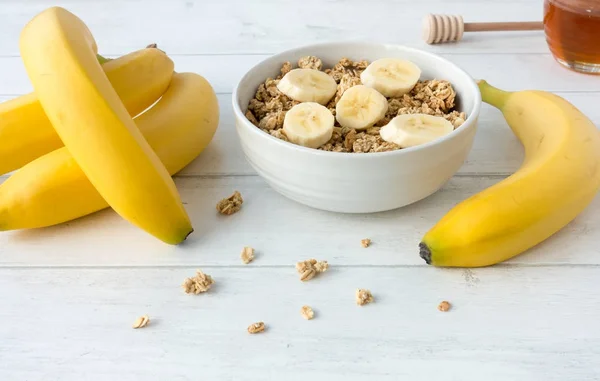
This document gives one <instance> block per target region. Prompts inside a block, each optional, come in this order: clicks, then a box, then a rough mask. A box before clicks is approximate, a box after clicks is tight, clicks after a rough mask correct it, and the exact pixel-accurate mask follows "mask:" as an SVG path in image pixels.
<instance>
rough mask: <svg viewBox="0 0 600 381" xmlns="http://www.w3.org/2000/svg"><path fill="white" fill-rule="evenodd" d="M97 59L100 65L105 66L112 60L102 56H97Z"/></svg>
mask: <svg viewBox="0 0 600 381" xmlns="http://www.w3.org/2000/svg"><path fill="white" fill-rule="evenodd" d="M96 57H97V58H98V62H100V65H104V64H105V63H107V62H108V61H110V60H111V59H110V58H105V57H102V56H101V55H100V54H96Z"/></svg>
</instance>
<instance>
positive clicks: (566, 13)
mask: <svg viewBox="0 0 600 381" xmlns="http://www.w3.org/2000/svg"><path fill="white" fill-rule="evenodd" d="M544 31H545V34H546V41H547V43H548V47H549V48H550V51H551V52H552V55H553V56H554V58H555V59H556V60H557V61H558V62H559V63H561V64H562V65H563V66H566V67H568V68H569V69H572V70H575V71H578V72H582V73H595V74H600V0H544Z"/></svg>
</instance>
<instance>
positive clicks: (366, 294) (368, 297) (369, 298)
mask: <svg viewBox="0 0 600 381" xmlns="http://www.w3.org/2000/svg"><path fill="white" fill-rule="evenodd" d="M371 302H373V295H372V294H371V291H369V290H365V289H362V288H359V289H358V290H356V304H358V305H359V306H363V305H365V304H367V303H371Z"/></svg>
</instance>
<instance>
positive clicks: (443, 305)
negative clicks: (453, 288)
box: [438, 300, 450, 312]
mask: <svg viewBox="0 0 600 381" xmlns="http://www.w3.org/2000/svg"><path fill="white" fill-rule="evenodd" d="M449 309H450V303H449V302H447V301H445V300H444V301H443V302H441V303H440V304H439V306H438V310H440V311H442V312H446V311H448V310H449Z"/></svg>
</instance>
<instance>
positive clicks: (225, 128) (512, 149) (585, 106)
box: [0, 93, 600, 176]
mask: <svg viewBox="0 0 600 381" xmlns="http://www.w3.org/2000/svg"><path fill="white" fill-rule="evenodd" d="M559 95H561V96H563V97H565V98H566V99H567V100H569V101H570V102H572V103H573V104H574V105H575V106H576V107H578V108H580V109H581V110H582V111H583V112H584V113H585V114H586V115H588V116H589V117H590V118H591V119H592V120H593V121H594V122H595V123H596V125H597V126H600V109H598V107H597V106H596V105H597V104H598V102H599V101H600V93H559ZM218 97H219V103H220V106H221V110H220V113H221V122H220V125H219V128H218V130H217V133H216V135H215V137H214V139H213V141H212V142H211V144H210V145H209V146H208V147H207V149H206V150H205V151H204V152H203V153H202V154H201V155H200V156H199V157H198V158H197V159H196V160H194V161H193V162H192V163H190V165H188V166H187V167H186V168H185V169H184V170H182V171H181V172H180V173H179V174H178V176H220V175H225V176H231V175H254V174H255V171H254V170H253V169H252V168H251V167H250V165H249V164H248V163H247V162H246V159H245V158H244V154H243V152H242V151H241V147H240V144H239V140H238V137H237V133H236V132H235V121H234V117H233V110H232V108H231V95H230V94H221V95H219V96H218ZM8 99H10V97H8V96H4V97H2V96H0V102H1V101H4V100H8ZM478 128H479V130H478V132H477V135H476V137H475V142H474V144H473V147H472V150H471V153H470V155H469V157H468V158H467V161H466V162H465V164H464V165H463V167H462V168H461V169H460V171H459V174H462V175H503V176H504V175H508V174H511V173H513V172H514V171H515V170H516V169H518V168H519V166H520V165H521V163H522V161H523V149H522V147H521V144H520V142H519V141H518V140H517V138H516V137H515V136H514V134H513V133H512V132H511V131H510V128H509V127H508V125H507V124H506V121H505V120H504V118H503V117H502V115H501V114H500V112H499V111H498V110H496V109H494V108H492V107H490V106H488V105H486V104H484V105H483V107H482V111H481V115H480V120H479V127H478Z"/></svg>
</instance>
